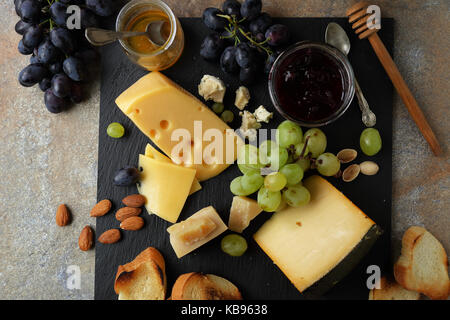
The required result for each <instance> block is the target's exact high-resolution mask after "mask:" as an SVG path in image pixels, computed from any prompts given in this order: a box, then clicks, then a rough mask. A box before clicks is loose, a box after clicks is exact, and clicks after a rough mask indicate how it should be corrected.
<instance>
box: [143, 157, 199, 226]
mask: <svg viewBox="0 0 450 320" xmlns="http://www.w3.org/2000/svg"><path fill="white" fill-rule="evenodd" d="M139 168H142V172H141V177H140V181H139V184H138V191H139V193H140V194H142V195H144V196H145V197H146V199H147V201H146V204H145V208H146V209H147V211H148V213H150V214H151V213H153V214H156V215H157V216H159V217H161V218H162V219H164V220H167V221H169V222H172V223H175V222H176V221H177V220H178V217H179V215H180V213H181V210H182V209H183V206H184V203H185V202H186V199H187V197H188V195H189V190H190V189H191V187H192V182H193V181H194V177H195V169H192V168H185V167H182V166H178V165H176V164H172V163H167V162H163V161H158V160H155V159H152V158H149V157H146V156H144V155H142V154H140V155H139Z"/></svg>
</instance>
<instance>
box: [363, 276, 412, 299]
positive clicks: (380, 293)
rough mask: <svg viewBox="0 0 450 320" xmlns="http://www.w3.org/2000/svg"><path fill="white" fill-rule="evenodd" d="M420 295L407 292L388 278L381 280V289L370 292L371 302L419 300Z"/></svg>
mask: <svg viewBox="0 0 450 320" xmlns="http://www.w3.org/2000/svg"><path fill="white" fill-rule="evenodd" d="M419 299H420V293H418V292H415V291H410V290H406V289H405V288H403V287H402V286H401V285H399V284H398V283H397V282H395V281H391V280H388V279H387V278H386V277H381V279H380V289H372V290H370V292H369V300H419Z"/></svg>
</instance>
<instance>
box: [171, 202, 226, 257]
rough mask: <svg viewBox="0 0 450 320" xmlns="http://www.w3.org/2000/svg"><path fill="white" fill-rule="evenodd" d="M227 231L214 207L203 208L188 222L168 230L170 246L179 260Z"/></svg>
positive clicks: (187, 220) (188, 219)
mask: <svg viewBox="0 0 450 320" xmlns="http://www.w3.org/2000/svg"><path fill="white" fill-rule="evenodd" d="M213 224H214V226H213ZM226 230H227V226H226V225H225V223H223V221H222V219H221V218H220V216H219V214H218V213H217V211H216V210H215V209H214V207H212V206H209V207H206V208H203V209H201V210H200V211H197V212H196V213H194V214H193V215H192V216H190V217H189V218H187V219H186V220H184V221H182V222H179V223H177V224H174V225H172V226H170V227H169V228H167V232H169V234H170V244H171V245H172V248H173V250H174V251H175V254H176V255H177V257H178V258H181V257H183V256H185V255H186V254H188V253H189V252H192V251H194V250H195V249H197V248H199V247H201V246H202V245H204V244H205V243H207V242H208V241H211V240H212V239H214V238H215V237H217V236H218V235H220V234H221V233H223V232H224V231H226Z"/></svg>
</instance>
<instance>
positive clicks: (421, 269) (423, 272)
mask: <svg viewBox="0 0 450 320" xmlns="http://www.w3.org/2000/svg"><path fill="white" fill-rule="evenodd" d="M394 275H395V279H396V280H397V282H398V283H399V284H400V285H402V286H403V287H404V288H406V289H408V290H413V291H417V292H420V293H423V294H424V295H426V296H427V297H429V298H431V299H434V300H441V299H447V297H448V294H449V289H450V281H449V277H448V260H447V254H446V253H445V249H444V247H443V246H442V244H441V243H440V242H439V241H438V240H437V239H436V238H435V237H434V236H433V235H432V234H431V233H429V232H428V231H427V230H426V229H424V228H422V227H415V226H413V227H410V228H409V229H408V230H406V232H405V234H404V235H403V239H402V251H401V255H400V258H399V259H398V260H397V262H396V263H395V265H394Z"/></svg>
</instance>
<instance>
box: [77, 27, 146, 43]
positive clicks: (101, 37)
mask: <svg viewBox="0 0 450 320" xmlns="http://www.w3.org/2000/svg"><path fill="white" fill-rule="evenodd" d="M85 35H86V39H87V40H88V41H89V42H90V43H91V44H92V45H94V46H103V45H105V44H108V43H111V42H114V41H117V40H119V39H122V38H128V37H135V36H144V35H146V33H145V32H132V31H123V32H118V31H112V30H105V29H99V28H87V29H86V32H85Z"/></svg>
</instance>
